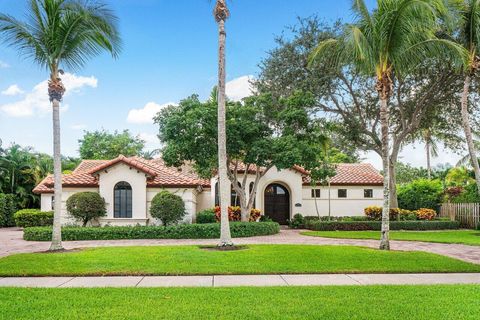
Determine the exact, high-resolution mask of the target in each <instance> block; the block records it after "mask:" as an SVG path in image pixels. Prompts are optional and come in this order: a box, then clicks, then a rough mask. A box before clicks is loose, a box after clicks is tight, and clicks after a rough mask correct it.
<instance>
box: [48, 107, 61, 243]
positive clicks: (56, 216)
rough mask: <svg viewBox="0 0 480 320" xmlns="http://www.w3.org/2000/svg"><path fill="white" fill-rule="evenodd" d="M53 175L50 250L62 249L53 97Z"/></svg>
mask: <svg viewBox="0 0 480 320" xmlns="http://www.w3.org/2000/svg"><path fill="white" fill-rule="evenodd" d="M52 106H53V112H52V113H53V177H54V197H55V203H54V207H53V229H52V244H51V245H50V249H49V250H50V251H57V250H62V249H63V246H62V227H61V212H62V156H61V153H60V101H58V100H57V99H53V101H52Z"/></svg>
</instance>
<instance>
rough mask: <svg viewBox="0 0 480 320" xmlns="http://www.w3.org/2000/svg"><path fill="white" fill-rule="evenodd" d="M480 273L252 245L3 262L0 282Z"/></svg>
mask: <svg viewBox="0 0 480 320" xmlns="http://www.w3.org/2000/svg"><path fill="white" fill-rule="evenodd" d="M423 272H480V265H475V264H470V263H467V262H463V261H460V260H456V259H452V258H448V257H444V256H440V255H435V254H431V253H425V252H402V251H380V250H376V249H369V248H363V247H351V246H309V245H250V246H248V247H247V248H246V249H244V250H238V251H216V250H215V251H212V250H206V249H204V248H200V247H198V246H171V247H166V246H158V247H111V248H107V247H106V248H89V249H84V250H80V251H74V252H66V253H29V254H18V255H13V256H9V257H6V258H3V259H0V276H87V275H97V276H101V275H207V274H298V273H423Z"/></svg>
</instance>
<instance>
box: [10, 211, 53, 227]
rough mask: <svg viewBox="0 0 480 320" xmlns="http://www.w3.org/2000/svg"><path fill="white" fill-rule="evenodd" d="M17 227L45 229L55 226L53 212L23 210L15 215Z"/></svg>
mask: <svg viewBox="0 0 480 320" xmlns="http://www.w3.org/2000/svg"><path fill="white" fill-rule="evenodd" d="M13 218H14V219H15V224H16V225H17V227H21V228H27V227H44V226H51V225H53V211H40V210H39V209H23V210H19V211H17V212H15V214H14V215H13Z"/></svg>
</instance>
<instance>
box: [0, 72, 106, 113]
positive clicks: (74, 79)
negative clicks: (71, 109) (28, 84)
mask: <svg viewBox="0 0 480 320" xmlns="http://www.w3.org/2000/svg"><path fill="white" fill-rule="evenodd" d="M62 81H63V84H64V86H65V88H66V91H65V95H64V97H65V98H66V97H68V96H70V95H71V94H73V93H79V92H81V90H82V89H83V88H85V87H91V88H96V87H97V84H98V80H97V79H96V78H95V77H93V76H92V77H82V76H76V75H74V74H71V73H65V74H64V75H63V76H62ZM47 92H48V80H45V81H42V82H40V83H39V84H37V85H36V86H35V87H33V89H32V91H31V92H29V93H27V94H26V95H25V97H24V98H23V99H22V100H19V101H16V102H13V103H8V104H4V105H1V106H0V110H2V111H3V112H5V113H6V114H7V115H9V116H12V117H31V116H34V115H36V114H40V115H42V114H46V113H49V112H50V111H51V104H50V101H49V98H48V93H47ZM67 109H68V105H63V107H62V111H65V110H67Z"/></svg>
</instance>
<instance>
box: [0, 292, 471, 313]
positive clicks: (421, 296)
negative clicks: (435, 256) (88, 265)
mask: <svg viewBox="0 0 480 320" xmlns="http://www.w3.org/2000/svg"><path fill="white" fill-rule="evenodd" d="M478 301H480V286H473V285H471V286H468V285H458V286H368V287H351V286H349V287H290V288H279V287H273V288H272V287H270V288H170V289H166V288H165V289H161V288H155V289H150V288H149V289H143V288H142V289H139V288H128V289H118V288H117V289H21V288H3V289H2V288H0V319H16V320H21V319H35V320H43V319H56V320H61V319H75V320H82V319H96V320H111V319H112V320H115V319H122V320H123V319H136V320H139V319H149V320H150V319H170V320H174V319H202V320H203V319H215V320H216V319H240V320H241V319H268V320H270V319H329V320H339V319H348V320H356V319H369V320H376V319H379V320H380V319H381V320H394V319H395V320H396V319H409V320H431V319H435V320H443V319H444V320H457V319H458V320H460V319H462V320H469V319H472V320H477V319H478V318H479V315H480V303H478Z"/></svg>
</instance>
